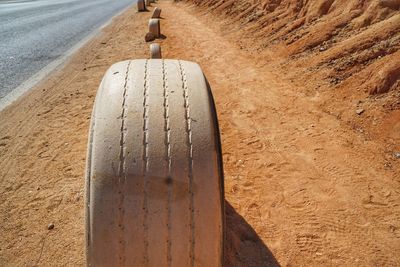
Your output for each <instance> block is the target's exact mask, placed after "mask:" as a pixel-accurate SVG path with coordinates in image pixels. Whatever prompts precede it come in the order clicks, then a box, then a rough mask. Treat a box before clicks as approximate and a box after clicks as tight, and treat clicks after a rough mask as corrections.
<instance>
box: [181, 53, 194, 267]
mask: <svg viewBox="0 0 400 267" xmlns="http://www.w3.org/2000/svg"><path fill="white" fill-rule="evenodd" d="M178 62H179V70H180V74H181V79H182V89H183V98H184V106H185V120H186V132H187V144H188V147H189V155H188V158H189V162H188V167H189V174H188V176H189V195H190V208H189V211H190V266H191V267H193V266H194V260H195V250H194V248H195V222H194V196H193V143H192V127H191V120H192V119H191V117H190V104H189V92H188V90H189V88H188V84H187V79H186V72H185V69H184V68H183V65H182V62H181V61H180V60H179V61H178Z"/></svg>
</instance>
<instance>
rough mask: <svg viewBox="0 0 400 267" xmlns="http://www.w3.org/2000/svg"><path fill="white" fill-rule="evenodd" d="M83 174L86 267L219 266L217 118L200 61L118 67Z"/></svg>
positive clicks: (105, 86) (104, 92)
mask: <svg viewBox="0 0 400 267" xmlns="http://www.w3.org/2000/svg"><path fill="white" fill-rule="evenodd" d="M86 175H87V177H86V205H85V206H86V231H87V252H86V253H87V261H88V266H222V262H223V239H224V233H223V226H224V197H223V171H222V158H221V150H220V140H219V132H218V123H217V118H216V112H215V107H214V102H213V99H212V95H211V91H210V88H209V85H208V82H207V80H206V79H205V77H204V75H203V73H202V71H201V69H200V67H199V66H198V65H197V64H195V63H192V62H187V61H178V60H160V59H151V60H132V61H124V62H120V63H117V64H115V65H113V66H112V67H111V68H110V69H109V70H108V72H107V73H106V75H105V77H104V79H103V81H102V83H101V85H100V88H99V91H98V94H97V96H96V101H95V107H94V110H93V115H92V122H91V130H90V136H89V146H88V163H87V172H86Z"/></svg>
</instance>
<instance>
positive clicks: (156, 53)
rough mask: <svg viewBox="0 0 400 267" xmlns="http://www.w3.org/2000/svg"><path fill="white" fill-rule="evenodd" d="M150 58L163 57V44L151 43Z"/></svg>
mask: <svg viewBox="0 0 400 267" xmlns="http://www.w3.org/2000/svg"><path fill="white" fill-rule="evenodd" d="M150 58H151V59H161V58H162V54H161V46H160V44H151V45H150Z"/></svg>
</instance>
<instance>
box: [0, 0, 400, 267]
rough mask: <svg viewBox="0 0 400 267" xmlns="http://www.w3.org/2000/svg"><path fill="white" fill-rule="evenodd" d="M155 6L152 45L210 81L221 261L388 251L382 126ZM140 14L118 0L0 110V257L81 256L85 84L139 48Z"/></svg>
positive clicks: (382, 257) (329, 258)
mask: <svg viewBox="0 0 400 267" xmlns="http://www.w3.org/2000/svg"><path fill="white" fill-rule="evenodd" d="M159 6H161V7H162V8H163V13H162V16H163V18H164V19H163V20H162V31H163V34H164V35H165V36H166V39H163V40H160V41H159V42H161V43H162V48H163V54H164V57H166V58H180V59H185V60H193V61H196V62H198V63H200V65H201V66H202V67H203V70H204V72H205V74H206V76H207V78H208V79H209V81H210V84H211V86H212V88H213V93H214V97H215V100H216V105H217V110H218V115H219V121H220V127H221V134H222V145H223V153H224V168H225V186H226V187H225V191H226V200H227V211H228V213H227V242H226V243H227V245H226V266H274V265H277V264H280V265H282V266H333V265H335V266H336V265H345V266H396V265H397V266H398V265H400V183H399V181H400V176H399V173H400V172H399V168H400V164H399V160H396V159H395V158H393V157H392V152H393V151H391V150H388V149H389V148H388V147H387V145H386V143H385V140H383V139H382V138H371V137H369V136H366V135H365V134H363V133H362V132H360V131H357V129H354V128H353V127H351V126H350V125H348V124H346V123H343V122H342V121H341V120H340V119H339V118H338V116H335V114H334V113H331V112H326V109H325V105H324V103H326V101H327V100H328V97H332V96H331V95H330V94H329V93H327V94H317V95H315V94H312V95H310V94H308V93H307V90H306V88H302V87H299V86H296V85H294V84H293V83H291V82H290V80H289V79H286V77H285V75H284V73H286V72H282V71H280V69H277V68H276V67H275V68H274V67H273V65H272V64H269V62H273V61H274V53H272V52H266V53H264V54H262V55H257V54H250V53H247V52H246V51H245V50H243V49H241V47H240V46H239V45H237V44H236V42H235V40H234V38H233V36H234V35H229V36H231V37H227V35H226V33H225V32H224V29H223V28H221V27H220V24H219V22H218V21H215V20H213V19H212V17H210V16H207V15H200V14H199V13H198V12H197V11H195V10H194V9H193V8H191V7H188V6H185V5H183V4H180V5H176V4H172V3H171V2H167V1H165V2H161V3H160V4H159ZM149 16H150V13H149V12H147V13H136V12H135V10H133V9H131V10H129V11H127V12H126V13H124V14H123V15H122V16H120V17H118V18H117V19H115V22H114V23H113V24H112V25H110V26H108V27H107V28H106V29H105V30H104V33H103V34H102V35H101V36H99V37H98V38H95V39H94V40H93V41H92V42H90V43H89V44H88V45H86V46H85V47H84V48H83V49H81V50H80V51H79V52H78V53H77V54H76V55H75V56H74V57H73V58H72V59H71V60H70V61H69V62H68V63H67V64H66V66H65V68H64V69H62V70H61V71H59V72H57V73H54V74H53V75H52V76H51V77H49V79H48V80H47V81H45V82H43V83H42V84H40V85H39V86H37V87H36V88H35V89H34V90H32V91H31V92H30V93H29V94H28V95H26V96H25V97H23V98H21V99H20V100H19V101H18V102H16V103H15V104H14V105H12V106H10V107H9V108H7V109H6V110H4V111H3V112H1V113H0V122H1V124H0V232H1V236H0V265H1V266H82V265H84V263H85V260H84V255H83V251H84V236H83V231H84V230H83V226H84V224H83V185H84V180H83V173H84V166H85V157H86V143H87V132H88V124H89V119H90V113H91V108H92V104H93V101H94V96H95V94H96V90H97V87H98V85H99V83H100V80H101V78H102V76H103V74H104V72H105V71H106V69H107V68H108V67H109V66H110V65H111V64H112V63H114V62H116V61H121V60H125V59H128V58H143V57H147V56H148V55H147V54H148V44H146V43H145V42H144V39H143V36H144V34H145V32H146V25H147V20H148V18H149ZM394 138H397V136H396V137H394ZM396 140H397V139H396ZM49 223H54V225H55V227H54V229H53V230H48V229H47V226H48V224H49Z"/></svg>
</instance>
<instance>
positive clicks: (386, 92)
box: [184, 0, 400, 151]
mask: <svg viewBox="0 0 400 267" xmlns="http://www.w3.org/2000/svg"><path fill="white" fill-rule="evenodd" d="M184 1H186V2H189V3H190V4H193V5H194V6H196V10H199V11H200V12H201V14H202V15H205V16H206V17H207V16H208V15H209V14H210V15H211V16H213V18H214V19H213V21H215V20H217V21H218V24H219V26H218V27H217V28H218V30H220V31H221V32H223V34H224V36H225V38H227V39H229V40H231V41H232V42H233V43H235V44H237V45H238V46H239V48H240V49H241V50H244V51H246V52H247V53H248V54H252V55H253V56H254V57H255V58H257V61H258V62H259V65H260V66H264V65H268V66H271V67H273V68H274V69H275V74H276V75H277V76H281V75H283V76H284V78H285V79H286V80H287V81H289V82H291V83H292V84H294V85H296V86H298V91H299V92H300V93H304V94H306V95H307V96H311V97H312V99H313V100H315V101H317V102H319V103H320V106H321V109H322V110H324V112H326V113H327V114H330V115H331V116H334V117H336V118H337V119H338V120H340V121H341V122H342V123H344V124H347V125H348V126H349V127H351V128H352V129H354V131H356V132H359V133H360V134H362V135H364V137H365V138H367V139H371V140H372V139H373V140H380V141H381V142H383V143H384V144H385V145H384V146H385V147H386V150H387V151H390V150H393V149H400V145H399V143H400V131H399V129H400V30H399V29H400V1H399V0H363V1H359V0H328V1H327V0H317V1H303V0H184ZM216 18H217V19H216ZM211 24H215V23H211Z"/></svg>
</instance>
